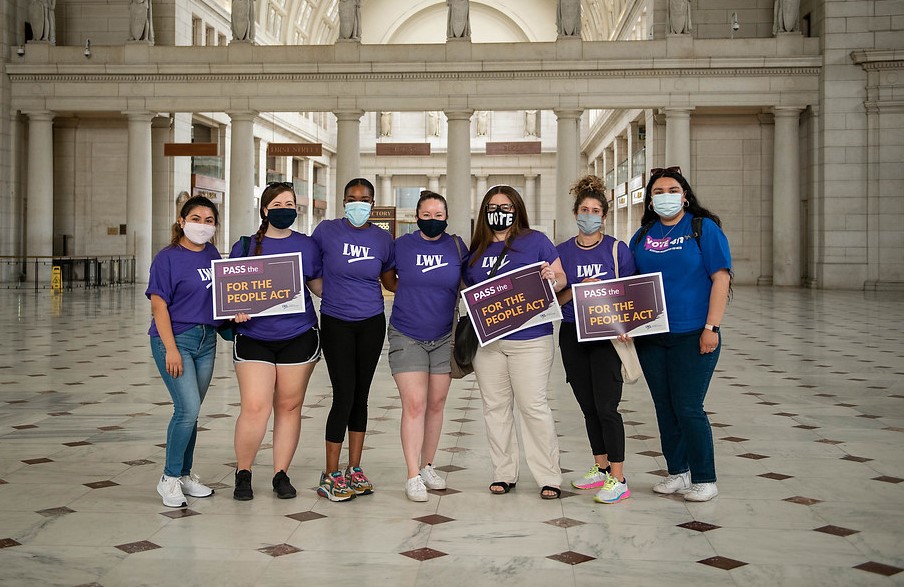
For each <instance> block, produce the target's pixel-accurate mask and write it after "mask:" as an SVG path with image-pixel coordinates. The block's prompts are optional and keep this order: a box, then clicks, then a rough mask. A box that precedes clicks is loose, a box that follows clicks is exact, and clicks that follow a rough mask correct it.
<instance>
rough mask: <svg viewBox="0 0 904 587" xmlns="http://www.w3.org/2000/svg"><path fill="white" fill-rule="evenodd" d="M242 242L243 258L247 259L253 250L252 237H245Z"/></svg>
mask: <svg viewBox="0 0 904 587" xmlns="http://www.w3.org/2000/svg"><path fill="white" fill-rule="evenodd" d="M240 240H241V241H242V256H243V257H247V256H248V251H250V250H251V237H250V236H243V237H242V238H241V239H240Z"/></svg>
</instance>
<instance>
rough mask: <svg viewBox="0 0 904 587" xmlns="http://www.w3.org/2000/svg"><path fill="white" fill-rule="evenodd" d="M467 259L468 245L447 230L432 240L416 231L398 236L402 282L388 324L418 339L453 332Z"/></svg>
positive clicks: (397, 259)
mask: <svg viewBox="0 0 904 587" xmlns="http://www.w3.org/2000/svg"><path fill="white" fill-rule="evenodd" d="M456 240H457V241H458V248H456V247H455V242H456ZM459 250H460V251H461V255H459ZM467 259H468V247H466V246H465V243H464V242H463V241H462V240H461V238H460V237H459V236H457V235H448V234H445V233H444V234H443V235H442V236H440V237H439V239H438V240H435V241H432V240H426V239H425V238H423V237H422V236H421V232H420V231H417V232H413V233H411V234H406V235H403V236H400V237H399V238H398V239H396V241H395V263H396V274H397V275H398V276H399V284H398V287H397V288H396V294H395V301H394V302H393V304H392V316H391V317H390V319H389V323H390V324H392V326H393V327H394V328H395V329H396V330H398V331H399V332H401V333H402V334H404V335H405V336H410V337H411V338H413V339H415V340H439V339H440V338H442V337H444V336H446V335H447V334H449V333H450V332H452V312H453V311H454V309H455V304H456V303H457V302H458V284H459V282H460V281H461V273H462V267H464V265H465V263H466V262H467Z"/></svg>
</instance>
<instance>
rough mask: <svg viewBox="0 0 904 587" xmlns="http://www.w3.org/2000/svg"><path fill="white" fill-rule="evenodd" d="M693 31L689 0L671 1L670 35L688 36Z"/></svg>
mask: <svg viewBox="0 0 904 587" xmlns="http://www.w3.org/2000/svg"><path fill="white" fill-rule="evenodd" d="M691 30H693V24H692V23H691V3H690V1H689V0H669V34H672V35H688V34H690V32H691Z"/></svg>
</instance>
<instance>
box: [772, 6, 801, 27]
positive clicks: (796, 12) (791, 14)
mask: <svg viewBox="0 0 904 587" xmlns="http://www.w3.org/2000/svg"><path fill="white" fill-rule="evenodd" d="M798 16H800V0H775V7H774V9H773V20H772V34H773V35H776V34H778V33H793V32H794V31H796V30H798V27H797V19H798Z"/></svg>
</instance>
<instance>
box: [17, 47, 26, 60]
mask: <svg viewBox="0 0 904 587" xmlns="http://www.w3.org/2000/svg"><path fill="white" fill-rule="evenodd" d="M16 55H18V56H19V57H23V56H25V47H23V46H22V45H19V46H18V47H16Z"/></svg>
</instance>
